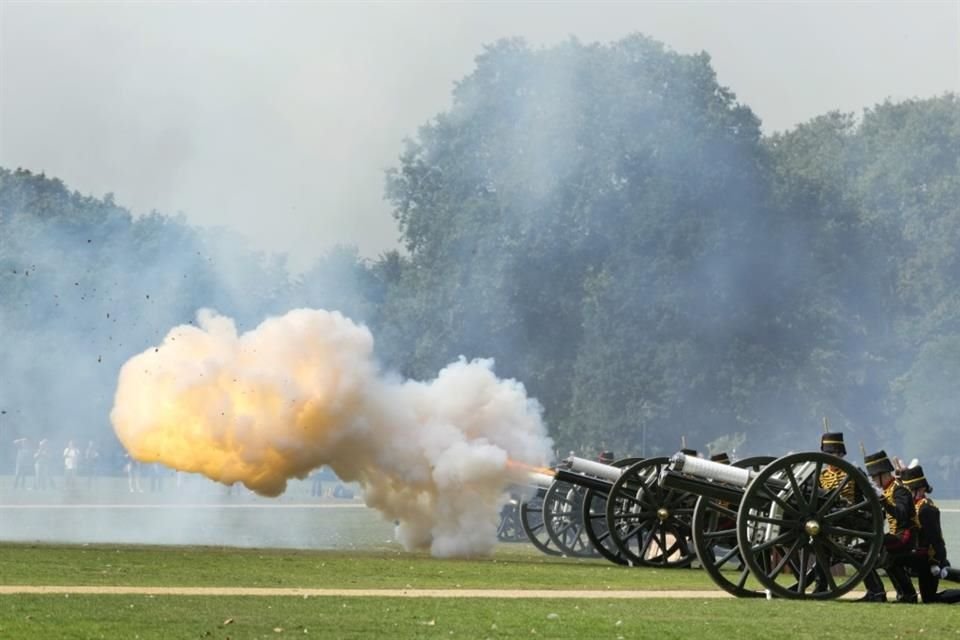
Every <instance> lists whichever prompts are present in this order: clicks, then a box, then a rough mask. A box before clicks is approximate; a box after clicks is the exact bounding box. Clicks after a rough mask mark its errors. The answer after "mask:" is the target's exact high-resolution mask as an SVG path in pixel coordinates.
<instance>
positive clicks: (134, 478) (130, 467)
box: [123, 453, 143, 493]
mask: <svg viewBox="0 0 960 640" xmlns="http://www.w3.org/2000/svg"><path fill="white" fill-rule="evenodd" d="M123 457H124V458H125V459H126V461H127V462H126V464H125V465H124V466H123V469H124V471H126V472H127V485H128V486H129V487H130V493H143V487H141V486H140V463H139V462H137V461H136V460H134V459H133V458H132V457H130V454H129V453H125V454H123Z"/></svg>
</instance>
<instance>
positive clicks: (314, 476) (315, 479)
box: [310, 469, 323, 498]
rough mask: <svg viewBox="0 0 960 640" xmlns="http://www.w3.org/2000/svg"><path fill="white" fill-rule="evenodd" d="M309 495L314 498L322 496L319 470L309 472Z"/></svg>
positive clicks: (321, 481)
mask: <svg viewBox="0 0 960 640" xmlns="http://www.w3.org/2000/svg"><path fill="white" fill-rule="evenodd" d="M310 495H311V496H312V497H314V498H319V497H321V496H322V495H323V480H322V479H321V473H320V469H314V470H313V471H311V472H310Z"/></svg>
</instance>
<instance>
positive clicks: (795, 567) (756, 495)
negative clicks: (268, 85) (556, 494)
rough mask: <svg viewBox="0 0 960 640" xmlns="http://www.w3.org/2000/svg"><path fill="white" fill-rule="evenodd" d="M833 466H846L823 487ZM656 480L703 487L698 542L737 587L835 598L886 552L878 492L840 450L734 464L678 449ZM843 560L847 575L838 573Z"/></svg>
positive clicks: (667, 485)
mask: <svg viewBox="0 0 960 640" xmlns="http://www.w3.org/2000/svg"><path fill="white" fill-rule="evenodd" d="M827 466H833V467H836V468H838V469H840V470H841V471H843V472H844V474H845V479H844V480H843V482H841V483H840V484H839V485H838V486H837V487H835V488H833V489H831V490H824V489H821V488H820V486H819V477H820V474H821V472H822V471H823V470H824V469H825V468H827ZM656 484H657V486H658V487H659V488H660V490H661V491H663V490H667V491H679V492H687V493H689V494H692V495H696V496H699V499H698V500H697V503H696V505H695V506H694V514H693V522H692V524H691V529H692V532H693V536H694V547H695V550H696V551H697V554H698V558H699V560H700V562H701V564H702V565H703V566H704V568H705V569H706V570H707V571H708V573H709V574H710V575H711V577H712V578H713V579H714V580H715V581H716V582H717V584H718V585H719V586H720V587H722V588H724V589H725V590H727V591H729V592H730V593H733V594H734V595H738V596H747V597H749V596H757V595H761V594H770V595H774V596H778V597H783V598H793V599H816V600H826V599H831V598H836V597H839V596H841V595H843V594H845V593H848V592H849V591H850V590H852V589H853V588H855V587H856V586H857V585H858V584H860V583H861V582H862V581H863V579H864V578H865V577H866V576H867V575H868V574H869V572H871V571H873V569H874V566H875V565H876V563H877V561H878V559H879V557H880V553H881V550H882V546H883V508H882V505H881V504H880V500H879V499H878V498H877V496H876V494H875V490H874V488H873V485H872V484H871V482H870V480H869V479H867V477H866V476H865V475H864V473H863V472H862V471H860V470H859V469H858V468H857V467H855V466H854V465H852V464H850V463H849V462H847V461H845V460H844V459H842V458H838V457H836V456H832V455H829V454H826V453H821V452H804V453H794V454H789V455H786V456H783V457H781V458H776V459H773V460H769V459H767V460H764V459H758V460H751V461H749V463H748V461H744V462H743V463H741V464H739V465H736V466H732V465H726V464H721V463H716V462H711V461H708V460H703V459H701V458H696V457H692V456H686V455H684V454H682V453H681V454H676V455H674V456H672V457H671V458H670V459H669V461H668V463H667V464H666V465H664V466H663V468H662V469H661V471H660V476H659V478H658V480H657V482H656ZM850 484H853V486H854V492H853V493H854V499H853V501H852V502H847V501H846V500H845V499H844V498H843V497H842V495H841V493H842V492H843V491H844V489H845V488H846V487H847V486H848V485H850ZM643 490H644V491H651V492H652V491H655V489H654V488H653V487H650V486H648V485H645V486H644V488H643ZM609 509H610V505H609V504H608V510H609ZM734 534H735V535H734ZM734 540H735V545H734ZM837 565H843V566H844V568H845V571H844V575H842V576H835V575H834V573H835V572H834V571H833V568H834V567H836V566H837ZM728 567H729V568H728ZM754 581H755V582H754ZM754 585H758V587H757V586H754Z"/></svg>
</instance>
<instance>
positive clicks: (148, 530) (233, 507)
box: [0, 479, 960, 640]
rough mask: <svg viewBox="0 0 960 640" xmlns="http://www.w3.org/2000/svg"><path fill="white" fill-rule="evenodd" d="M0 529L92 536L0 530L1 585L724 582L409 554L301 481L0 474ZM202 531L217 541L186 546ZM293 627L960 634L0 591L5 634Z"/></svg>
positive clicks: (707, 614) (814, 611)
mask: <svg viewBox="0 0 960 640" xmlns="http://www.w3.org/2000/svg"><path fill="white" fill-rule="evenodd" d="M943 506H945V507H946V508H948V509H950V508H953V509H956V508H957V506H958V505H957V503H955V502H954V503H950V502H947V503H945V504H944V505H943ZM328 507H329V508H328ZM341 507H342V508H341ZM944 529H945V531H946V533H947V536H948V546H949V547H951V548H953V549H958V548H960V543H958V544H956V545H952V544H951V542H952V541H953V540H955V539H956V538H955V537H956V536H957V535H958V534H960V515H958V514H957V513H954V512H947V513H945V514H944ZM0 539H2V540H8V541H9V540H13V541H18V540H19V541H36V540H46V541H55V540H70V541H76V540H80V541H84V540H86V541H89V543H88V544H51V543H49V542H47V543H37V542H3V543H0V585H60V586H79V585H89V586H98V585H103V586H107V585H110V586H128V587H136V586H150V587H194V586H204V587H288V588H293V587H300V588H336V589H376V588H382V589H451V590H456V589H516V590H521V591H522V590H532V589H540V590H543V589H545V590H558V589H582V590H596V591H601V592H603V591H606V590H618V591H619V590H642V591H650V590H652V591H676V590H705V591H707V592H708V593H711V594H713V593H716V592H717V588H716V587H715V586H714V585H713V583H712V582H711V581H710V580H709V577H708V576H707V575H706V573H705V572H703V571H699V570H691V569H685V570H676V571H668V570H653V569H628V568H624V567H618V566H614V565H612V564H610V563H608V562H606V561H604V560H574V559H566V558H556V557H548V556H545V555H542V554H540V553H539V552H538V551H536V550H535V549H534V548H533V547H532V546H530V545H527V544H504V545H500V546H498V547H497V549H496V550H495V553H494V555H493V557H491V558H483V559H472V560H440V559H436V558H431V557H429V556H428V555H426V554H423V553H407V552H404V551H403V550H401V549H400V547H399V545H397V544H396V542H394V541H393V540H392V525H391V524H390V523H388V522H384V521H383V519H382V518H381V517H380V516H379V515H378V514H376V513H375V512H372V511H370V510H367V509H363V508H351V503H349V502H344V501H333V500H327V499H322V500H316V499H313V498H311V497H310V496H309V489H308V487H307V486H306V485H305V484H295V485H294V486H293V487H291V491H290V492H289V493H288V494H285V495H284V496H283V497H281V498H280V499H278V500H265V499H262V498H258V497H256V496H252V495H250V494H248V493H247V492H243V491H234V492H232V493H227V492H226V490H225V489H224V488H222V487H217V486H215V485H205V484H201V485H198V486H195V487H193V488H192V489H190V490H183V489H182V488H181V490H177V489H176V488H174V487H173V486H166V487H165V488H164V490H163V491H160V492H156V493H153V494H151V493H150V492H149V491H147V492H145V493H143V494H141V493H134V494H131V493H130V492H129V490H128V488H127V487H126V486H125V484H124V482H123V481H122V479H114V480H111V481H108V482H104V483H102V485H101V486H99V487H96V486H95V487H94V488H93V489H92V490H86V489H85V488H77V489H76V490H74V491H72V492H68V491H63V490H58V491H47V492H11V491H9V489H2V490H0ZM119 542H128V543H130V542H136V543H143V542H151V543H178V544H177V545H176V546H169V544H164V545H163V546H160V545H159V544H155V545H153V546H149V545H143V544H117V543H119ZM197 542H200V543H202V544H207V545H216V546H195V545H190V544H186V543H197ZM224 545H231V546H224ZM257 545H266V546H269V547H272V548H257ZM241 547H252V548H241ZM277 547H279V548H277ZM945 586H950V585H945ZM291 634H293V635H295V636H297V637H311V636H313V637H321V638H335V639H338V638H344V639H347V638H389V639H391V640H392V639H399V640H405V639H420V638H437V639H440V638H444V639H447V638H467V639H474V638H479V639H483V638H491V639H497V638H557V639H565V638H570V639H574V638H575V639H578V640H579V639H592V638H598V639H607V638H609V639H610V640H632V639H641V638H657V639H658V640H661V639H671V638H737V640H741V639H742V640H751V639H754V638H757V639H760V638H762V639H763V640H770V639H771V638H817V639H818V640H819V639H821V638H845V639H848V638H869V639H870V640H876V639H877V638H957V640H960V607H950V606H944V605H941V606H926V607H924V606H906V605H892V604H891V605H879V604H858V603H851V602H827V603H819V602H785V601H776V600H774V601H766V600H735V599H724V600H718V599H707V598H692V599H650V600H617V599H573V600H560V599H550V598H547V599H535V598H531V597H526V598H525V597H522V595H521V596H519V597H513V598H503V599H500V598H494V599H486V598H483V599H480V598H469V597H459V598H457V597H452V598H441V599H431V598H423V599H412V598H396V597H382V596H366V597H363V596H357V595H353V596H349V595H348V596H343V597H340V596H336V597H333V596H329V597H309V598H306V599H305V598H303V597H295V596H271V597H254V596H172V595H154V596H149V595H77V594H70V595H66V594H59V595H56V594H49V595H24V594H17V595H0V639H6V638H13V639H17V640H19V639H21V638H23V639H32V638H37V639H43V640H48V639H57V638H143V639H147V638H158V639H159V638H162V639H169V638H201V639H202V638H219V639H227V638H230V639H240V638H264V637H267V638H282V637H289V636H290V635H291Z"/></svg>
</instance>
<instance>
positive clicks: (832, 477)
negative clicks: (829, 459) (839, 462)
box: [820, 466, 856, 504]
mask: <svg viewBox="0 0 960 640" xmlns="http://www.w3.org/2000/svg"><path fill="white" fill-rule="evenodd" d="M846 478H847V473H846V472H845V471H843V470H842V469H838V468H837V467H832V466H828V467H827V468H826V469H824V470H823V471H821V472H820V488H821V489H824V490H826V491H830V490H832V489H836V488H837V487H839V486H840V485H841V484H842V483H843V481H844V480H846ZM855 489H856V485H855V484H854V483H853V482H848V483H847V486H845V487H844V488H843V489H841V490H840V497H841V498H843V499H844V500H846V501H847V502H848V503H850V504H853V499H854V495H855V494H854V491H855Z"/></svg>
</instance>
